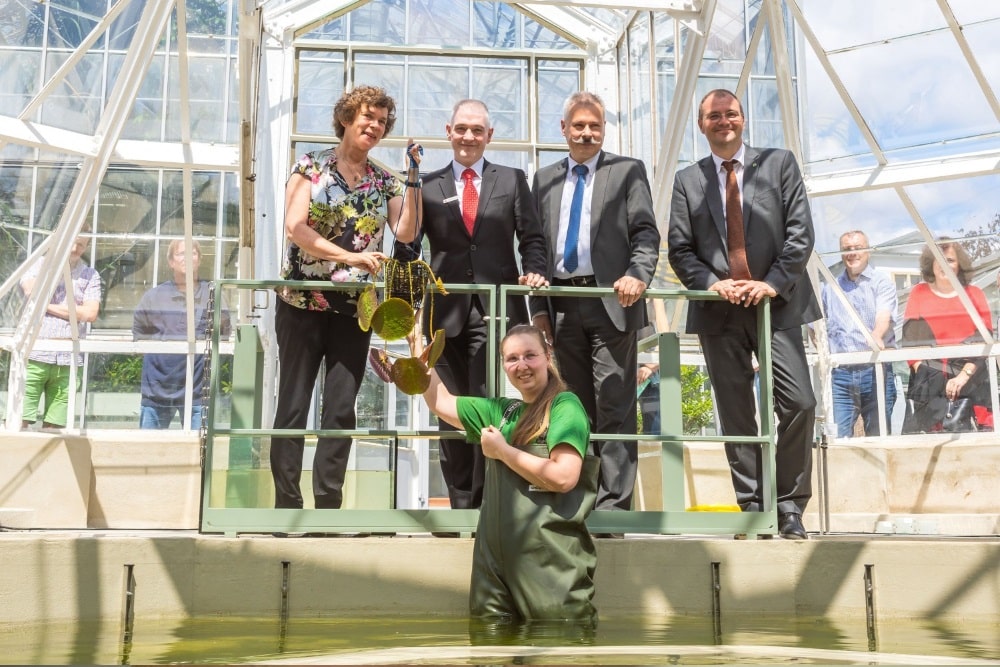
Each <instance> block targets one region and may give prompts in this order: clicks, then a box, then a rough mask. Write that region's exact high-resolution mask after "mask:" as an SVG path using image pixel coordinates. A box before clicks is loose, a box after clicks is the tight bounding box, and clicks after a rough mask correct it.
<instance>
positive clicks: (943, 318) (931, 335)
mask: <svg viewBox="0 0 1000 667" xmlns="http://www.w3.org/2000/svg"><path fill="white" fill-rule="evenodd" d="M939 247H940V248H941V254H942V255H944V258H945V260H947V262H948V266H949V267H950V268H951V271H952V272H953V273H954V274H955V276H956V277H957V278H958V282H959V284H961V285H962V287H963V288H964V289H965V293H966V295H968V297H969V300H970V301H971V302H972V305H973V306H974V307H975V309H976V311H977V314H978V315H979V318H980V319H981V320H982V324H983V325H985V327H986V329H987V330H990V331H991V332H992V329H991V327H992V320H993V318H992V316H991V315H990V307H989V305H988V304H987V302H986V295H985V294H983V291H982V290H981V289H979V288H978V287H976V286H975V285H969V276H970V274H971V273H972V260H971V259H970V258H969V255H968V254H967V253H966V252H965V250H964V249H963V248H962V246H961V245H959V244H958V243H955V242H947V241H946V242H943V243H940V244H939ZM920 273H921V276H922V277H923V279H924V281H925V282H922V283H920V284H918V285H915V286H914V287H913V290H912V291H911V292H910V298H909V300H908V301H907V303H906V312H905V314H904V315H903V336H902V342H903V345H904V346H917V345H920V346H927V345H932V346H937V347H940V346H943V345H960V344H962V343H966V342H974V341H982V337H981V336H980V332H979V327H978V323H977V322H975V321H974V320H973V318H971V317H970V316H969V313H968V311H966V309H965V306H964V305H963V304H962V301H961V299H960V298H959V292H958V291H956V290H955V287H954V285H953V284H952V282H951V280H949V279H948V274H947V273H946V272H945V270H944V268H942V267H941V265H940V263H939V262H938V261H937V260H936V259H935V257H934V254H933V253H932V251H931V249H930V247H926V248H924V251H923V253H921V255H920ZM909 363H910V383H909V388H908V390H907V401H906V403H907V405H906V418H905V420H904V422H903V431H902V432H903V433H918V432H927V431H939V430H948V431H969V430H976V428H977V427H978V426H983V425H987V424H988V423H990V422H991V418H990V416H989V412H988V409H987V406H988V405H989V404H990V401H989V399H988V397H987V396H982V395H981V393H982V392H980V391H979V390H980V389H981V388H982V387H983V386H988V383H985V384H984V382H983V381H984V380H985V379H986V369H985V366H986V364H985V360H984V359H982V358H963V359H941V360H936V359H928V360H923V361H920V360H916V361H911V362H909ZM976 407H978V409H975V408H976Z"/></svg>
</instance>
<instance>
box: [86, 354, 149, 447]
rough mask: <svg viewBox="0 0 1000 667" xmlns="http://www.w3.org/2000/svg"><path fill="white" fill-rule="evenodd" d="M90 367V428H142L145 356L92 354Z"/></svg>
mask: <svg viewBox="0 0 1000 667" xmlns="http://www.w3.org/2000/svg"><path fill="white" fill-rule="evenodd" d="M87 367H88V371H89V372H88V382H87V403H86V406H84V423H85V424H86V426H87V427H88V428H92V429H122V428H138V427H139V401H140V400H141V395H140V385H141V382H142V355H141V354H103V353H91V354H89V355H87ZM77 406H79V403H77Z"/></svg>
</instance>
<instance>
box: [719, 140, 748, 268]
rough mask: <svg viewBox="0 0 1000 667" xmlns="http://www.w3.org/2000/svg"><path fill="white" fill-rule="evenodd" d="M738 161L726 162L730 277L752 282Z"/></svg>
mask: <svg viewBox="0 0 1000 667" xmlns="http://www.w3.org/2000/svg"><path fill="white" fill-rule="evenodd" d="M736 164H737V163H736V160H725V161H724V162H723V163H722V167H723V168H724V169H725V170H726V244H727V245H728V246H729V277H730V278H732V279H733V280H750V267H749V266H747V245H746V240H745V239H744V238H743V202H742V201H740V184H739V183H737V182H736Z"/></svg>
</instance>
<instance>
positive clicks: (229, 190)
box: [222, 171, 240, 239]
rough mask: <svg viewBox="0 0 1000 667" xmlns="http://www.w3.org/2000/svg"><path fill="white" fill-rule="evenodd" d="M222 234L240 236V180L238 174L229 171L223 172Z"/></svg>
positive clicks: (229, 236) (234, 237) (233, 236)
mask: <svg viewBox="0 0 1000 667" xmlns="http://www.w3.org/2000/svg"><path fill="white" fill-rule="evenodd" d="M223 183H224V184H225V186H224V189H223V193H222V195H223V204H222V236H224V237H227V238H233V239H236V238H239V236H240V185H239V183H240V181H239V174H235V173H233V172H231V171H229V172H226V173H224V174H223Z"/></svg>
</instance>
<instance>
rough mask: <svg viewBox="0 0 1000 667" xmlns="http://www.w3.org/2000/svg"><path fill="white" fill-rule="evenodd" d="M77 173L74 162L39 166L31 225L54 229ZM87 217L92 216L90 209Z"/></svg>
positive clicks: (78, 171) (78, 173)
mask: <svg viewBox="0 0 1000 667" xmlns="http://www.w3.org/2000/svg"><path fill="white" fill-rule="evenodd" d="M79 175H80V170H79V169H77V168H76V163H67V165H66V166H63V167H39V169H38V180H37V182H36V183H35V215H34V220H33V223H32V226H33V227H37V228H40V229H47V230H50V231H51V230H53V229H55V227H56V224H57V223H58V222H59V216H61V215H62V212H63V209H64V208H65V207H66V201H67V200H68V199H69V196H70V193H71V192H72V190H73V186H74V185H75V184H76V179H77V177H78V176H79ZM89 217H90V218H91V219H92V218H93V211H92V210H91V213H90V216H89Z"/></svg>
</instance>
